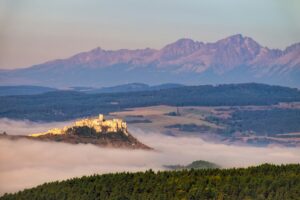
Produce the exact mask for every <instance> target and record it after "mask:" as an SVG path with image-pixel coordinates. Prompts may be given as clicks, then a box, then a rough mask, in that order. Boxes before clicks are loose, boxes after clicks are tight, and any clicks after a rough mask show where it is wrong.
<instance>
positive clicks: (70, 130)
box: [0, 114, 151, 150]
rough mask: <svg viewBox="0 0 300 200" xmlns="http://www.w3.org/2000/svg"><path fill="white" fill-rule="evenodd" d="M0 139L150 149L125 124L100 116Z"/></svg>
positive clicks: (4, 135)
mask: <svg viewBox="0 0 300 200" xmlns="http://www.w3.org/2000/svg"><path fill="white" fill-rule="evenodd" d="M0 138H7V139H13V140H14V139H21V138H23V139H30V140H39V141H54V142H64V143H71V144H79V143H83V144H93V145H97V146H100V147H113V148H128V149H146V150H150V149H151V148H150V147H148V146H146V145H144V144H142V143H141V142H139V141H138V140H137V139H136V138H135V137H133V136H132V135H131V134H130V133H129V132H128V130H127V124H126V122H124V121H123V120H121V119H108V120H106V119H105V118H104V116H103V115H102V114H100V115H99V117H98V118H86V119H82V120H78V121H75V123H74V124H73V125H72V126H65V127H64V128H62V129H60V128H53V129H50V130H48V131H46V132H42V133H33V134H30V135H28V136H15V135H7V134H2V135H0Z"/></svg>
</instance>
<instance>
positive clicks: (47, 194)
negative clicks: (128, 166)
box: [0, 164, 300, 200]
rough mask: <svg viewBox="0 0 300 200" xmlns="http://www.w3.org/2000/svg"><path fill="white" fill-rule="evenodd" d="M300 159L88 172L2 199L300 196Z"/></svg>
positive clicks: (290, 197)
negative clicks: (221, 166) (253, 164)
mask: <svg viewBox="0 0 300 200" xmlns="http://www.w3.org/2000/svg"><path fill="white" fill-rule="evenodd" d="M299 187H300V166H299V164H289V165H281V166H276V165H270V164H264V165H260V166H257V167H249V168H238V169H236V168H234V169H206V170H180V171H165V172H153V171H152V170H148V171H146V172H137V173H128V172H127V173H126V172H123V173H116V174H105V175H94V176H88V177H86V176H84V177H82V178H73V179H70V180H66V181H61V182H58V181H56V182H52V183H45V184H43V185H40V186H38V187H35V188H31V189H26V190H24V191H21V192H17V193H15V194H5V195H4V196H2V197H0V199H1V200H14V199H18V200H22V199H57V200H59V199H124V200H125V199H191V200H192V199H274V200H282V199H299V196H300V190H299Z"/></svg>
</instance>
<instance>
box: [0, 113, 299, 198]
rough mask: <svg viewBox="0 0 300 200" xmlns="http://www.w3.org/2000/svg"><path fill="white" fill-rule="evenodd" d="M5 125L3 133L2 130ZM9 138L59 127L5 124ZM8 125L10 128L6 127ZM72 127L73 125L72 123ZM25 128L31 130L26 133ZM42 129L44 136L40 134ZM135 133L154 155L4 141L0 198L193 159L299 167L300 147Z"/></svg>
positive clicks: (234, 164)
mask: <svg viewBox="0 0 300 200" xmlns="http://www.w3.org/2000/svg"><path fill="white" fill-rule="evenodd" d="M0 122H1V129H3V127H2V124H3V120H0ZM4 122H5V124H6V126H5V131H7V132H8V133H9V134H22V133H23V134H24V133H26V134H28V133H32V132H40V131H44V130H47V129H49V128H51V127H53V126H58V125H59V124H60V125H62V126H63V125H64V124H66V123H59V124H53V123H51V124H38V123H33V125H32V123H31V122H27V121H23V122H21V121H17V122H16V121H12V120H8V119H5V120H4ZM7 124H9V125H7ZM67 124H69V122H68V123H67ZM25 129H26V130H25ZM38 130H40V131H38ZM130 132H131V133H132V134H133V135H134V136H135V137H137V138H138V139H139V140H140V141H141V142H143V143H145V144H147V145H149V146H151V147H153V148H155V151H143V150H124V149H108V148H99V147H96V146H93V145H90V144H78V145H71V144H65V143H56V142H39V141H30V140H26V139H22V140H16V141H11V140H6V139H2V140H0V194H3V193H5V192H16V191H18V190H21V189H24V188H29V187H33V186H36V185H38V184H42V183H44V182H49V181H54V180H63V179H67V178H71V177H80V176H83V175H91V174H95V173H97V174H102V173H109V172H119V171H143V170H147V169H150V168H152V169H154V170H163V167H162V166H163V165H165V164H187V163H190V162H192V161H194V160H206V161H210V162H215V163H217V164H219V165H221V166H222V167H242V166H250V165H258V164H261V163H266V162H267V163H276V164H281V163H299V162H300V148H287V147H249V146H233V145H226V144H216V143H211V142H206V141H203V140H202V139H200V138H195V137H172V136H165V135H162V134H159V133H154V132H144V131H142V130H140V129H137V128H134V127H131V128H130Z"/></svg>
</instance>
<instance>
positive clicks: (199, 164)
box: [164, 160, 220, 170]
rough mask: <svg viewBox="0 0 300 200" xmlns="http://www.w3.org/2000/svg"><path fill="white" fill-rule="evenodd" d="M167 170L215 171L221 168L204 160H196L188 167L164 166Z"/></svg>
mask: <svg viewBox="0 0 300 200" xmlns="http://www.w3.org/2000/svg"><path fill="white" fill-rule="evenodd" d="M164 167H165V168H167V169H171V170H183V169H215V168H220V166H219V165H217V164H215V163H211V162H208V161H204V160H196V161H194V162H192V163H190V164H188V165H185V166H184V165H164Z"/></svg>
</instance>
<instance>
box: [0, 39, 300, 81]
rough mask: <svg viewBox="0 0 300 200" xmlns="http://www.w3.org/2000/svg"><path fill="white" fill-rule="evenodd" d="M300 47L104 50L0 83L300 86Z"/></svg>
mask: <svg viewBox="0 0 300 200" xmlns="http://www.w3.org/2000/svg"><path fill="white" fill-rule="evenodd" d="M299 75H300V43H297V44H293V45H291V46H289V47H287V48H286V49H285V50H279V49H269V48H267V47H263V46H261V45H260V44H258V43H257V42H256V41H254V40H253V39H252V38H250V37H244V36H242V35H240V34H238V35H233V36H230V37H227V38H225V39H221V40H219V41H216V42H214V43H203V42H197V41H193V40H191V39H180V40H178V41H176V42H174V43H172V44H168V45H166V46H165V47H163V48H162V49H159V50H155V49H149V48H146V49H137V50H127V49H120V50H116V51H109V50H104V49H101V48H100V47H98V48H96V49H93V50H91V51H88V52H83V53H79V54H77V55H74V56H72V57H70V58H67V59H61V60H54V61H49V62H46V63H43V64H39V65H35V66H32V67H28V68H24V69H18V70H10V71H1V72H0V84H2V85H5V84H35V85H44V86H52V87H53V86H56V87H62V86H98V87H99V86H112V85H117V84H124V83H128V82H143V83H147V84H160V83H166V82H176V83H182V84H215V83H228V82H262V83H269V84H281V85H287V86H296V87H299V86H300V79H299V78H298V77H299Z"/></svg>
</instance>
